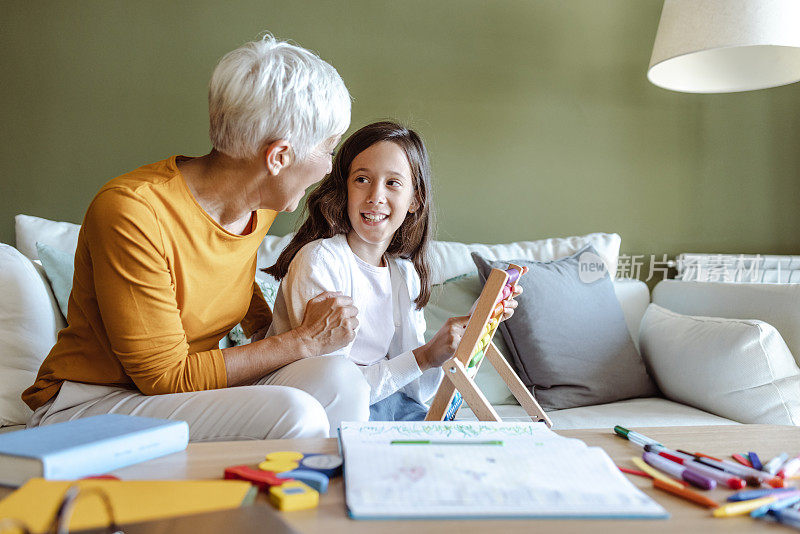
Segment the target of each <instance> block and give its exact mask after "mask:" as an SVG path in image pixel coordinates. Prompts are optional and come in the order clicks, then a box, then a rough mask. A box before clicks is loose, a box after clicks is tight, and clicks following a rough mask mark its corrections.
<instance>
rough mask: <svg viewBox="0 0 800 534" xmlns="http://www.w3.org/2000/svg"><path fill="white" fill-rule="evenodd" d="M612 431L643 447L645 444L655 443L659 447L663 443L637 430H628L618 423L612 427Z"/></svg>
mask: <svg viewBox="0 0 800 534" xmlns="http://www.w3.org/2000/svg"><path fill="white" fill-rule="evenodd" d="M614 432H615V433H616V434H617V435H618V436H620V437H623V438H625V439H627V440H628V441H632V442H633V443H635V444H636V445H639V446H640V447H644V446H645V445H657V446H659V447H663V445H662V444H661V443H659V442H657V441H656V440H654V439H650V438H648V437H647V436H645V435H643V434H639V433H638V432H634V431H633V430H628V429H627V428H625V427H622V426H619V425H617V426H615V427H614Z"/></svg>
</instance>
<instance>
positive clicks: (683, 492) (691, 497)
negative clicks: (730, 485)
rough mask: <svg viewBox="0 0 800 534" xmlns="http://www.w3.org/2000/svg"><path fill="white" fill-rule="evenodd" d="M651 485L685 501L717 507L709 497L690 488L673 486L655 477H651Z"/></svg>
mask: <svg viewBox="0 0 800 534" xmlns="http://www.w3.org/2000/svg"><path fill="white" fill-rule="evenodd" d="M653 487H654V488H658V489H660V490H663V491H666V492H667V493H672V494H673V495H677V496H678V497H681V498H683V499H686V500H687V501H692V502H693V503H695V504H699V505H700V506H704V507H706V508H718V507H719V503H718V502H716V501H715V500H713V499H709V498H708V497H706V496H705V495H700V494H699V493H697V492H696V491H692V490H690V489H687V488H684V487H680V486H675V485H673V484H667V483H666V482H663V481H661V480H659V479H657V478H655V479H653Z"/></svg>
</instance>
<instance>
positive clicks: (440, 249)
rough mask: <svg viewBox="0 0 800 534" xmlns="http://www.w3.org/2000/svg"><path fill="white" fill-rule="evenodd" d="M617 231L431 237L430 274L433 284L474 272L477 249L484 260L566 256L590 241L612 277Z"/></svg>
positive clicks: (546, 259) (615, 261) (617, 258)
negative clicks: (481, 238) (491, 238)
mask: <svg viewBox="0 0 800 534" xmlns="http://www.w3.org/2000/svg"><path fill="white" fill-rule="evenodd" d="M620 242H621V239H620V237H619V234H601V233H594V234H587V235H584V236H573V237H553V238H550V239H541V240H539V241H517V242H515V243H504V244H499V245H482V244H477V243H474V244H471V245H467V244H465V243H456V242H452V241H433V242H432V243H431V253H430V260H431V278H432V280H431V281H432V282H433V283H434V284H441V283H444V282H445V281H447V280H450V279H452V278H455V277H457V276H462V275H465V274H477V272H478V270H477V269H476V268H475V264H474V263H473V262H472V256H471V254H472V253H473V252H477V253H478V254H480V255H481V257H483V258H484V259H487V260H501V261H502V260H508V259H511V258H514V259H524V260H531V261H551V260H557V259H559V258H565V257H567V256H570V255H572V254H574V253H575V252H577V251H579V250H580V249H582V248H583V247H585V246H586V245H592V246H593V247H594V248H595V250H596V251H597V253H598V254H599V255H600V257H601V258H603V261H604V262H605V264H606V267H607V268H608V273H609V275H611V279H612V280H613V279H614V276H615V275H616V273H617V262H618V260H619V246H620Z"/></svg>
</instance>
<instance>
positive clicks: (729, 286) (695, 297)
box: [653, 280, 800, 365]
mask: <svg viewBox="0 0 800 534" xmlns="http://www.w3.org/2000/svg"><path fill="white" fill-rule="evenodd" d="M653 303H654V304H658V305H659V306H661V307H664V308H667V309H668V310H672V311H674V312H677V313H682V314H684V315H701V316H704V317H726V318H729V319H758V320H760V321H764V322H767V323H769V324H771V325H772V326H774V327H775V328H777V329H778V332H780V334H781V337H782V338H783V340H784V341H785V342H786V345H787V346H788V347H789V350H790V351H792V355H793V356H794V360H795V362H797V364H798V365H800V284H736V283H724V282H683V281H679V280H663V281H661V282H659V283H658V285H656V287H655V288H654V289H653Z"/></svg>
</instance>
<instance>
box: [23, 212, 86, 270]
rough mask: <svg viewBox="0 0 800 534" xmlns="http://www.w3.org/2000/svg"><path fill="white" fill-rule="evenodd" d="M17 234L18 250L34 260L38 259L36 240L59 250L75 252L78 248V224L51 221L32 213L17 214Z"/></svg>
mask: <svg viewBox="0 0 800 534" xmlns="http://www.w3.org/2000/svg"><path fill="white" fill-rule="evenodd" d="M14 222H15V229H16V234H17V250H19V251H20V252H22V254H23V255H24V256H25V257H27V258H30V259H32V260H38V259H39V254H38V252H37V251H36V242H37V241H39V242H40V243H44V244H45V245H50V246H51V247H53V248H56V249H58V250H63V251H64V252H69V253H70V254H73V255H74V254H75V249H76V248H78V232H79V231H80V229H81V227H80V225H78V224H72V223H68V222H59V221H51V220H49V219H42V218H41V217H33V216H31V215H17V216H16V217H14Z"/></svg>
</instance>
